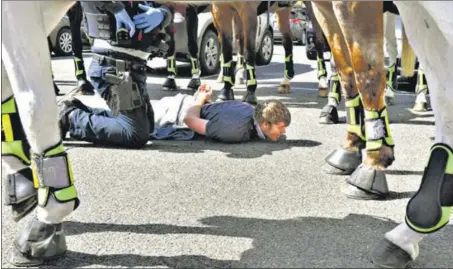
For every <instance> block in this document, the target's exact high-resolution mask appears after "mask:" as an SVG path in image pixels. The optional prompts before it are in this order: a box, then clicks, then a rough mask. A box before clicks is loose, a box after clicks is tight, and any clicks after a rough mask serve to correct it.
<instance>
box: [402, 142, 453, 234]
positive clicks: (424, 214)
mask: <svg viewBox="0 0 453 269" xmlns="http://www.w3.org/2000/svg"><path fill="white" fill-rule="evenodd" d="M452 209H453V150H452V149H451V148H450V147H449V146H448V145H446V144H442V143H438V144H435V145H433V146H432V148H431V154H430V158H429V161H428V164H427V165H426V168H425V171H424V173H423V178H422V182H421V184H420V188H419V189H418V191H417V193H416V194H415V195H414V196H413V197H412V198H411V199H410V200H409V203H408V204H407V208H406V223H407V225H408V226H409V227H410V228H411V229H413V230H414V231H416V232H419V233H433V232H436V231H437V230H439V229H441V228H442V227H444V226H445V225H446V224H448V222H449V221H450V216H451V213H452Z"/></svg>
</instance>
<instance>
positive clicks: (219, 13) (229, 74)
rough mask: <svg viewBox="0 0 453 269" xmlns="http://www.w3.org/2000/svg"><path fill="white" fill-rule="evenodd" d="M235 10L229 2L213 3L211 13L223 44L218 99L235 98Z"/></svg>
mask: <svg viewBox="0 0 453 269" xmlns="http://www.w3.org/2000/svg"><path fill="white" fill-rule="evenodd" d="M233 12H235V10H233V9H232V8H231V7H230V6H229V4H228V3H213V4H212V10H211V13H212V15H213V19H214V25H215V27H216V29H217V32H218V33H219V41H220V44H221V46H222V59H223V63H222V69H223V70H222V72H223V83H224V85H223V88H222V89H221V90H220V93H219V95H218V97H217V101H227V100H234V92H233V86H234V70H235V66H234V64H233V43H232V38H233V26H232V20H233Z"/></svg>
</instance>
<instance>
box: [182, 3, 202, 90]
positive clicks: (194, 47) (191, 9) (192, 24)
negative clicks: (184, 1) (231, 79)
mask: <svg viewBox="0 0 453 269" xmlns="http://www.w3.org/2000/svg"><path fill="white" fill-rule="evenodd" d="M185 17H186V31H187V46H188V48H189V54H190V56H189V57H190V64H191V67H192V68H191V73H192V79H191V80H190V81H189V84H188V85H187V88H188V89H191V90H192V92H195V91H197V90H198V87H200V85H201V80H200V75H201V71H200V62H199V61H198V44H197V33H198V12H197V7H196V6H192V5H188V6H187V8H186V16H185Z"/></svg>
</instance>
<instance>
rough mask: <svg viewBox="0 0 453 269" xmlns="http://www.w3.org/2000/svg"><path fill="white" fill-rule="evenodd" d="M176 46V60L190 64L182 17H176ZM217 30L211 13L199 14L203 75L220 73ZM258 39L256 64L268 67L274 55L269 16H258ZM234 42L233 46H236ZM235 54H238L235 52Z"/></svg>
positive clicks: (219, 49)
mask: <svg viewBox="0 0 453 269" xmlns="http://www.w3.org/2000/svg"><path fill="white" fill-rule="evenodd" d="M174 23H175V30H176V32H175V45H176V48H175V50H176V60H177V61H181V62H190V61H189V58H188V57H187V55H188V54H189V49H188V46H187V32H186V20H185V19H184V18H183V17H181V16H175V18H174ZM217 35H218V33H217V29H216V28H215V27H214V22H213V17H212V14H211V12H205V13H200V14H198V38H197V42H198V50H199V54H198V55H199V60H200V69H201V72H202V74H203V75H212V74H217V73H218V72H219V71H220V54H221V48H220V42H219V39H218V36H217ZM256 35H257V39H256V48H257V54H256V64H257V65H267V64H269V63H270V61H271V60H272V56H273V53H274V38H273V36H274V31H273V29H272V25H269V23H268V18H267V14H266V13H264V14H262V15H260V16H258V28H257V34H256ZM234 42H235V41H234V40H233V44H234ZM233 53H236V52H235V51H234V52H233Z"/></svg>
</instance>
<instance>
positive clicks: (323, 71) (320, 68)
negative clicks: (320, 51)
mask: <svg viewBox="0 0 453 269" xmlns="http://www.w3.org/2000/svg"><path fill="white" fill-rule="evenodd" d="M317 61H318V79H319V78H320V77H322V76H327V70H326V63H325V62H324V59H323V58H320V57H319V55H318V60H317Z"/></svg>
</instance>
